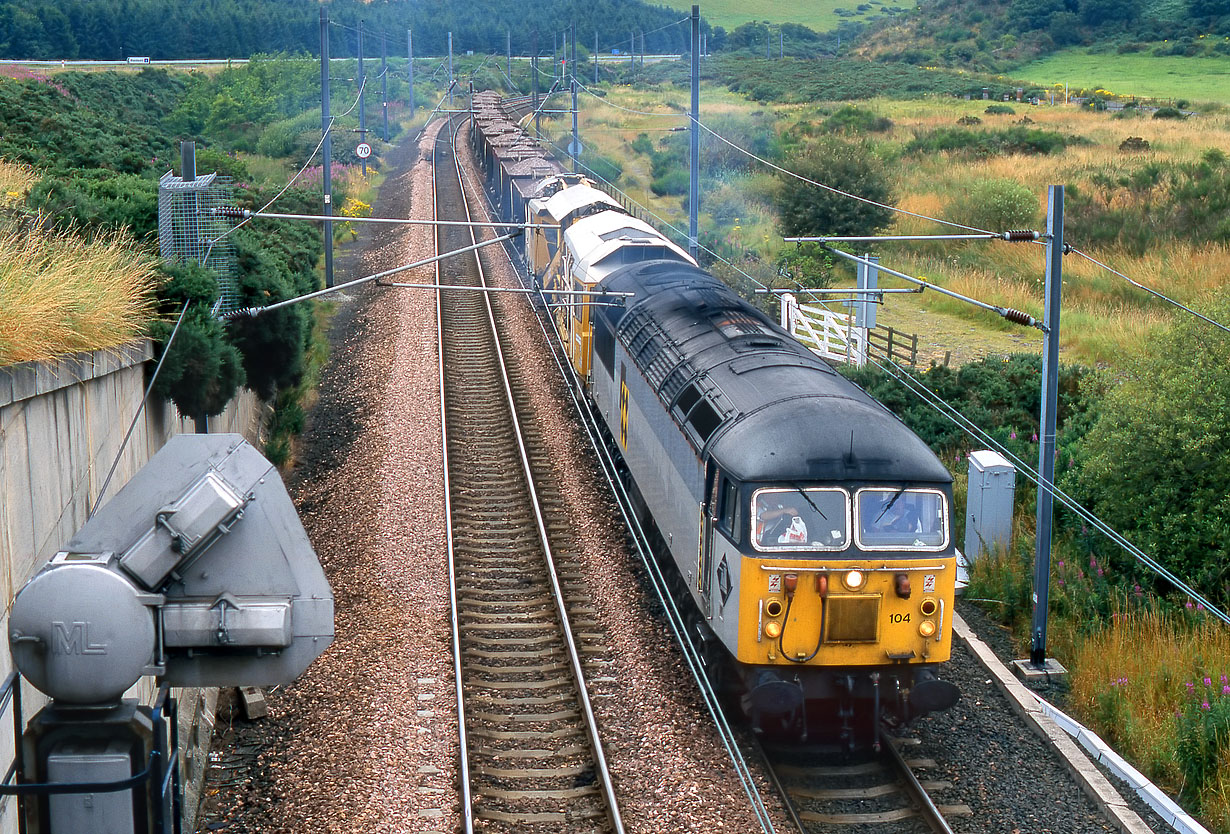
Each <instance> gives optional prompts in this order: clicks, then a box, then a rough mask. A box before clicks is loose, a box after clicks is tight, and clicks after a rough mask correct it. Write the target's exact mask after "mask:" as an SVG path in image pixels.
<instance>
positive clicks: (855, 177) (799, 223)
mask: <svg viewBox="0 0 1230 834" xmlns="http://www.w3.org/2000/svg"><path fill="white" fill-rule="evenodd" d="M787 167H789V168H790V169H791V170H792V171H795V172H797V173H798V174H800V175H801V176H804V177H807V178H808V179H810V180H814V181H816V182H820V183H823V184H825V185H827V186H829V187H830V188H835V189H839V190H841V191H844V192H846V193H848V194H856V195H858V196H859V197H862V198H864V199H866V200H874V201H875V202H877V203H890V202H891V201H892V199H893V194H892V189H891V186H890V185H889V179H888V174H887V173H886V172H885V171H884V167H883V165H882V164H881V163H880V162H879V161H878V160H877V159H876V158H875V157H874V156H873V155H872V153H871V151H870V149H869V148H868V147H867V146H866V145H863V144H860V143H855V142H845V141H842V140H840V139H837V138H835V137H834V138H825V139H821V140H819V141H818V142H816V143H815V144H814V145H812V146H811V147H810V148H809V149H808V150H807V151H806V152H805V153H804V154H803V155H801V156H799V157H796V158H795V159H794V160H792V161H791V163H790V164H789V165H788V166H787ZM777 208H778V213H779V216H780V217H781V223H782V229H783V230H784V231H785V233H786V234H787V235H820V234H832V235H852V234H869V233H873V232H875V231H878V230H880V229H883V228H886V227H887V226H888V225H889V223H891V222H892V211H891V210H889V209H887V208H882V207H881V206H876V205H871V204H869V203H865V202H862V201H858V200H852V199H850V198H849V197H847V196H844V195H841V194H835V193H833V192H832V191H828V190H825V189H822V188H817V187H816V186H814V185H811V184H810V183H807V182H803V181H801V180H798V179H795V178H793V177H790V178H786V179H783V181H782V187H781V191H780V192H779V195H778V200H777Z"/></svg>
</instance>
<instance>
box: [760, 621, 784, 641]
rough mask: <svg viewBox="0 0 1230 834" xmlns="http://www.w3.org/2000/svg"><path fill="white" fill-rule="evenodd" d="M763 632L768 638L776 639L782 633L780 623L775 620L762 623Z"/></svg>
mask: <svg viewBox="0 0 1230 834" xmlns="http://www.w3.org/2000/svg"><path fill="white" fill-rule="evenodd" d="M764 633H765V634H766V635H767V636H768V638H769V639H770V640H776V639H777V638H778V637H780V636H781V634H782V624H781V623H779V622H777V621H776V620H774V621H772V622H768V623H765V624H764Z"/></svg>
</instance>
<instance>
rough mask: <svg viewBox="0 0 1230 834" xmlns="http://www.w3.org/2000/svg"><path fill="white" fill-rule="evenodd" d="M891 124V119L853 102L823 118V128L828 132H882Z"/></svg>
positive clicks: (889, 128)
mask: <svg viewBox="0 0 1230 834" xmlns="http://www.w3.org/2000/svg"><path fill="white" fill-rule="evenodd" d="M892 126H893V121H892V119H889V118H888V117H886V116H880V115H877V114H876V113H873V112H872V111H870V110H865V109H863V108H861V107H856V106H855V105H853V104H847V105H845V106H843V107H842V108H841V109H839V110H838V111H837V112H836V113H834V114H833V115H831V116H829V117H828V118H827V119H825V120H824V129H825V130H826V131H828V132H829V133H883V132H885V131H886V130H891V129H892Z"/></svg>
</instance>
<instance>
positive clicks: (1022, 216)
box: [945, 180, 1038, 232]
mask: <svg viewBox="0 0 1230 834" xmlns="http://www.w3.org/2000/svg"><path fill="white" fill-rule="evenodd" d="M945 215H946V217H947V219H948V220H952V221H955V222H957V223H961V224H963V225H965V226H973V227H975V228H978V229H986V230H987V231H992V232H1000V231H1006V230H1008V229H1028V228H1032V227H1033V225H1034V223H1035V222H1036V220H1037V218H1038V198H1037V197H1036V196H1035V195H1034V193H1033V192H1032V191H1030V190H1029V189H1028V188H1027V187H1025V186H1024V185H1021V184H1020V183H1019V182H1017V181H1015V180H983V181H981V182H978V183H976V184H975V185H974V186H973V187H972V188H969V189H967V190H965V191H961V192H959V196H957V197H956V198H955V199H953V201H952V202H950V203H949V204H948V206H947V209H946V211H945Z"/></svg>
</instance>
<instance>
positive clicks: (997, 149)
mask: <svg viewBox="0 0 1230 834" xmlns="http://www.w3.org/2000/svg"><path fill="white" fill-rule="evenodd" d="M1086 142H1087V140H1085V139H1083V138H1080V137H1076V136H1065V135H1063V134H1062V133H1057V132H1055V131H1053V130H1040V129H1037V128H1030V127H1026V126H1024V125H1020V126H1013V127H1008V128H1004V129H1002V130H985V131H978V130H966V129H964V128H960V127H945V128H938V129H936V130H933V131H931V132H930V133H923V134H918V135H916V136H915V137H914V139H913V140H911V141H910V142H909V143H908V144H907V145H906V146H905V153H906V154H919V153H935V152H937V151H957V152H964V153H969V154H972V155H974V156H980V157H985V156H994V155H996V154H1010V153H1021V154H1052V153H1058V152H1059V151H1062V150H1063V149H1064V148H1066V147H1067V146H1068V145H1076V144H1084V143H1086Z"/></svg>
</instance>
